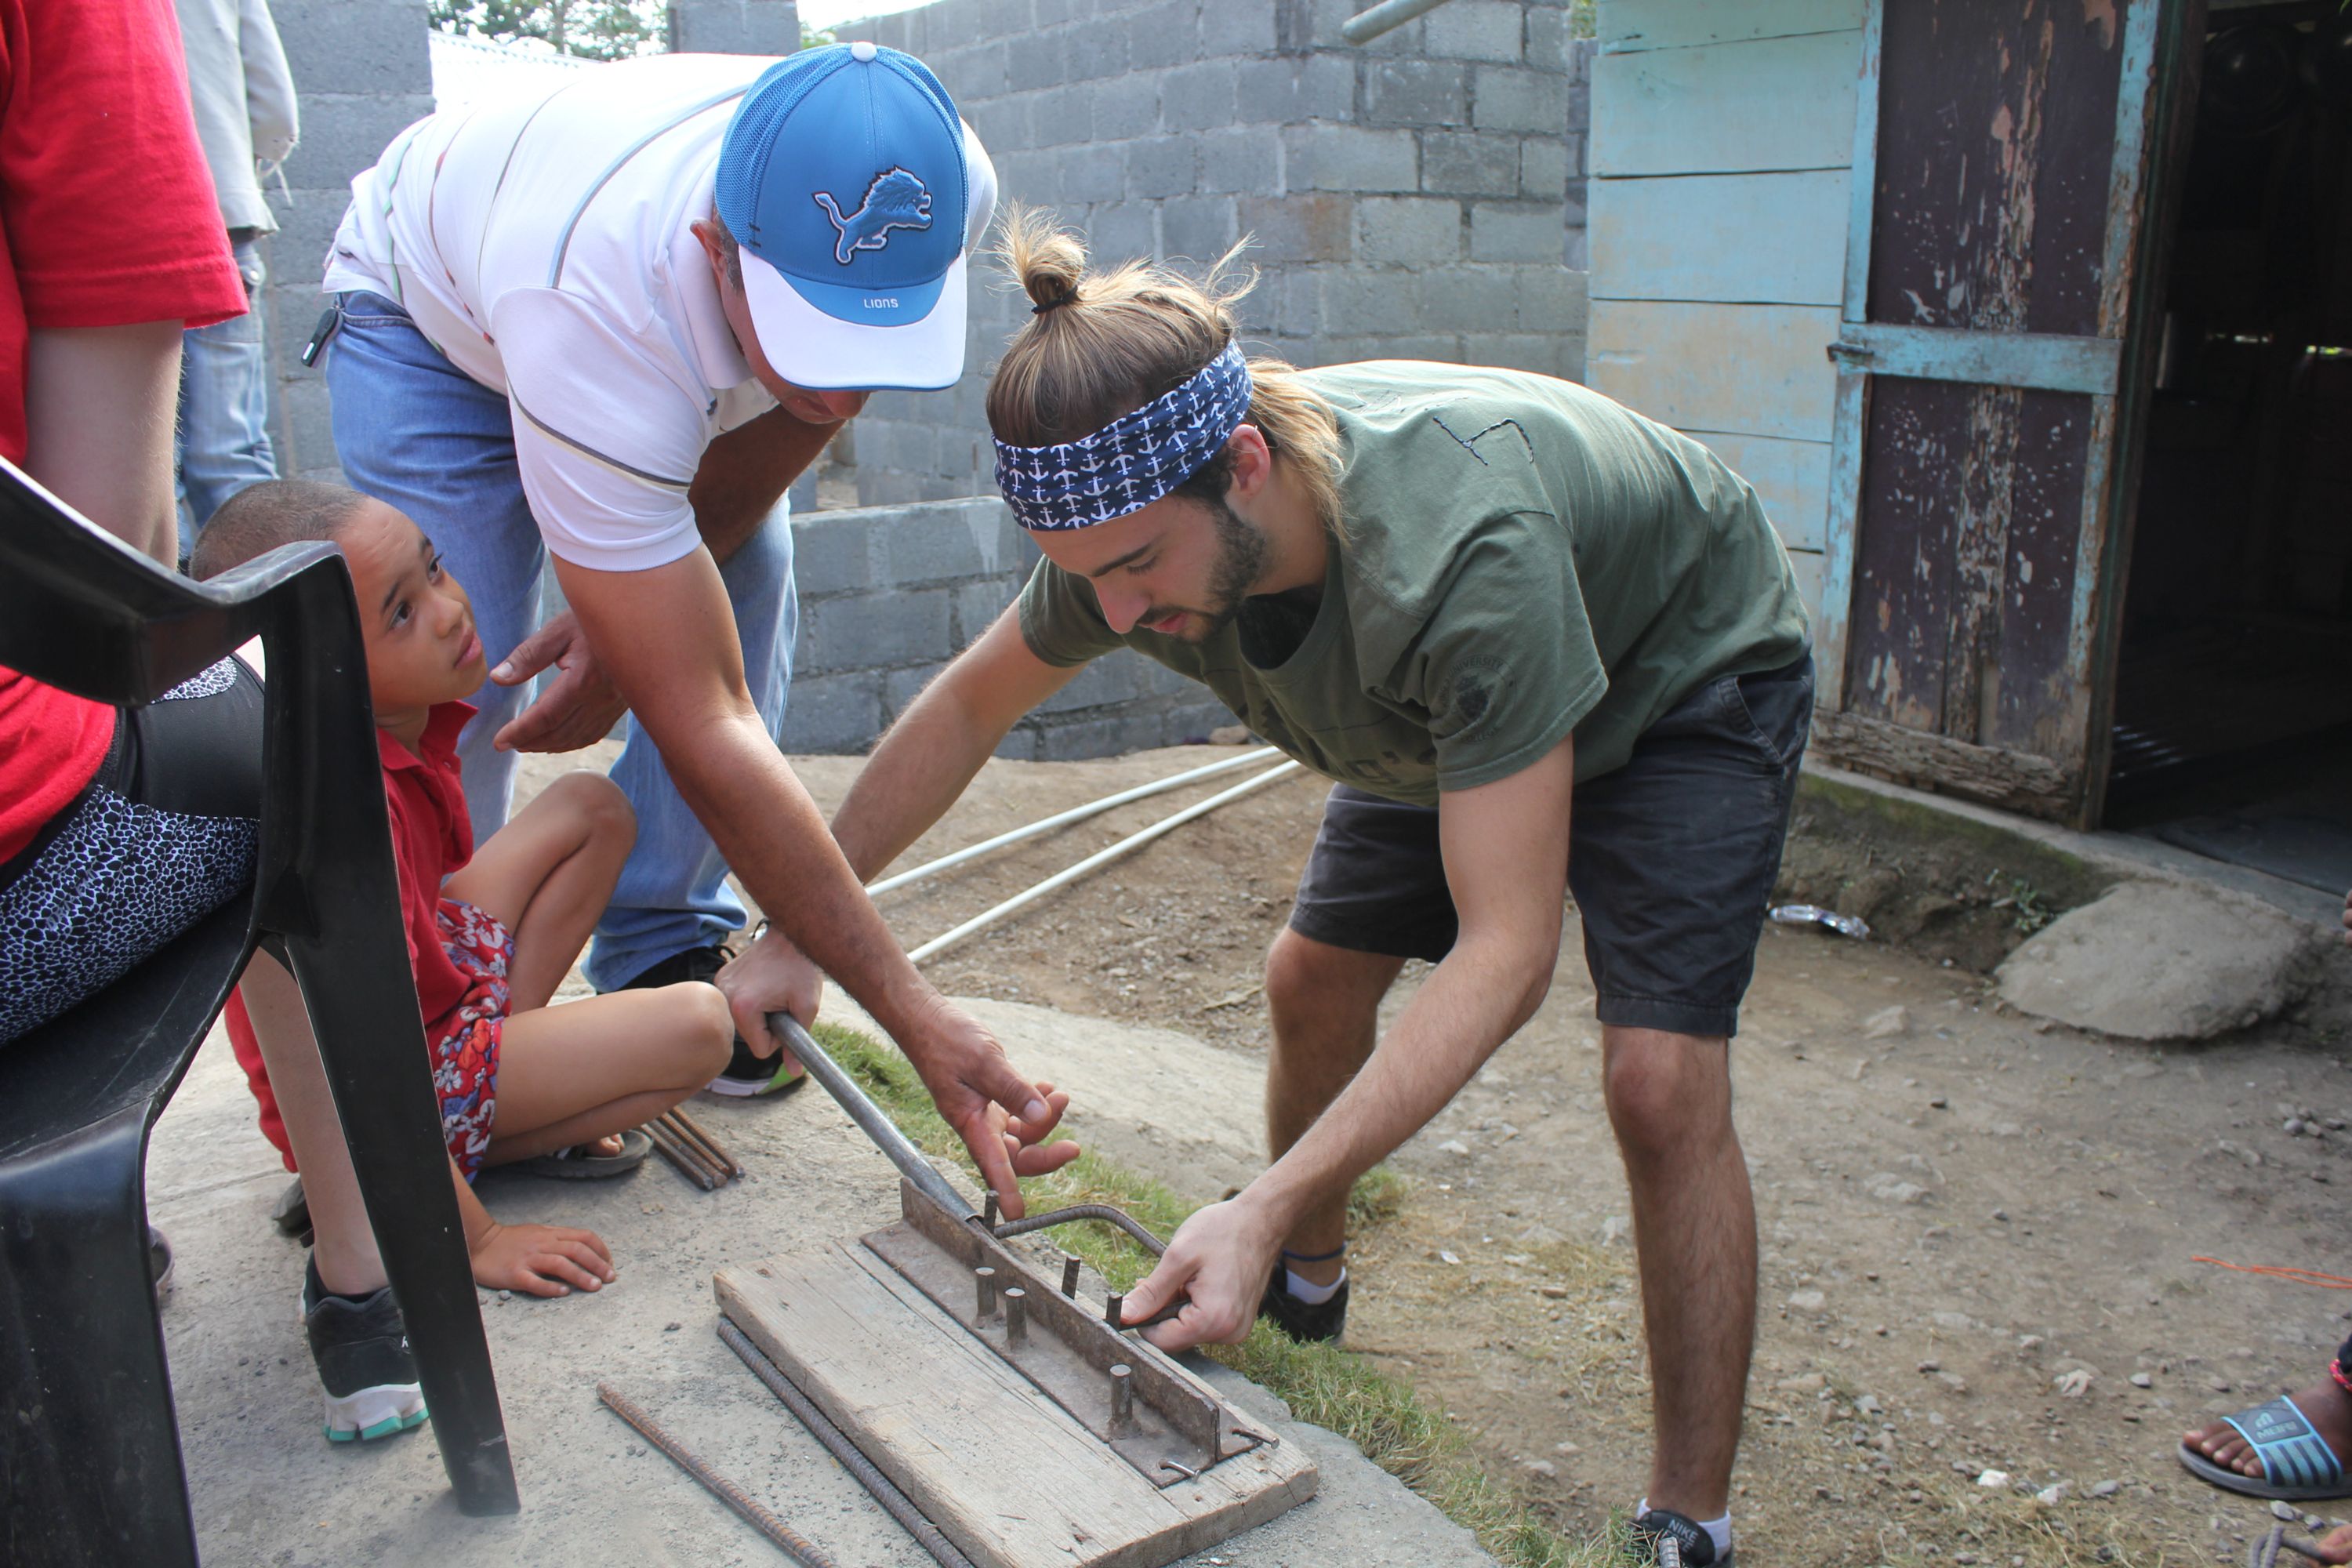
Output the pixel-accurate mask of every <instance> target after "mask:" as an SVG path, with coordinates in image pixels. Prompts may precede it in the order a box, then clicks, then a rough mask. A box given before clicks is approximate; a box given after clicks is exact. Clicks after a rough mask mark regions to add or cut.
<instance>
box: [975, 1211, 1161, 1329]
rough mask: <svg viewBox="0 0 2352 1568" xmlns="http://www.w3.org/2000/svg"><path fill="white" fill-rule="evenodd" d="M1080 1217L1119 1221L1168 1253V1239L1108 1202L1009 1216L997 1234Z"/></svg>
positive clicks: (1008, 1235) (1157, 1253) (1156, 1253)
mask: <svg viewBox="0 0 2352 1568" xmlns="http://www.w3.org/2000/svg"><path fill="white" fill-rule="evenodd" d="M1080 1219H1096V1220H1100V1221H1102V1222H1103V1224H1105V1225H1115V1226H1118V1228H1119V1229H1121V1230H1123V1231H1125V1232H1127V1234H1128V1235H1129V1236H1131V1237H1134V1238H1135V1239H1136V1241H1137V1242H1138V1243H1139V1245H1140V1246H1141V1247H1143V1248H1144V1249H1145V1250H1146V1251H1148V1252H1150V1254H1151V1256H1152V1257H1154V1258H1165V1257H1167V1256H1168V1244H1167V1243H1166V1242H1164V1241H1162V1240H1160V1238H1159V1237H1156V1236H1154V1235H1152V1234H1151V1233H1150V1231H1148V1230H1146V1229H1144V1228H1143V1226H1141V1225H1140V1224H1139V1223H1138V1222H1137V1221H1136V1220H1135V1218H1134V1217H1133V1216H1131V1215H1127V1214H1125V1213H1122V1212H1121V1211H1119V1210H1118V1209H1115V1208H1113V1207H1111V1205H1108V1204H1074V1205H1071V1206H1070V1207H1068V1208H1066V1209H1055V1211H1054V1212H1053V1213H1052V1214H1040V1215H1030V1216H1029V1217H1028V1218H1026V1219H1009V1220H1006V1221H1005V1222H1004V1223H1003V1225H1000V1226H996V1227H995V1228H994V1232H993V1234H994V1235H995V1237H996V1239H997V1240H999V1241H1010V1240H1012V1239H1013V1237H1016V1236H1026V1235H1028V1234H1029V1233H1030V1232H1031V1231H1033V1230H1044V1229H1045V1228H1046V1227H1047V1226H1056V1225H1067V1224H1069V1223H1070V1222H1071V1221H1072V1220H1080ZM1128 1326H1129V1328H1136V1327H1139V1326H1140V1325H1139V1324H1134V1323H1130V1324H1129V1325H1128Z"/></svg>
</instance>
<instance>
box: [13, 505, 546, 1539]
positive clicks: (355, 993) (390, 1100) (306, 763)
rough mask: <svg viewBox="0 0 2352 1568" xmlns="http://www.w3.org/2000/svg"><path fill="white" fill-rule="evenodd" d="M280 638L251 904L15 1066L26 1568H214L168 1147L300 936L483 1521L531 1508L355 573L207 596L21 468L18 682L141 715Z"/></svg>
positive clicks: (386, 1227)
mask: <svg viewBox="0 0 2352 1568" xmlns="http://www.w3.org/2000/svg"><path fill="white" fill-rule="evenodd" d="M256 636H258V637H260V638H261V642H262V647H263V649H264V650H265V654H266V656H267V658H268V681H267V696H266V699H265V706H264V714H265V725H266V732H267V736H268V739H267V742H266V746H265V751H266V759H265V761H266V772H265V780H266V783H265V786H264V797H263V804H262V817H261V848H260V860H259V869H258V874H257V879H256V884H255V888H254V889H253V891H252V892H251V893H250V894H249V895H247V896H244V897H241V898H238V899H236V900H231V902H230V903H229V904H228V905H227V906H226V907H225V908H223V909H222V910H218V911H216V912H215V913H214V914H213V915H212V916H210V917H208V918H207V919H206V920H205V921H201V922H199V923H198V924H197V925H196V926H195V927H194V929H193V930H191V931H188V932H186V933H185V934H184V935H183V936H182V937H181V938H180V939H179V940H178V941H177V942H174V943H173V944H172V945H171V946H169V947H167V948H165V949H164V950H163V952H159V953H157V954H156V955H155V956H153V957H152V958H151V959H150V960H149V961H148V962H147V963H144V964H142V966H141V967H140V968H138V969H137V970H135V971H133V972H132V973H131V974H130V975H129V976H127V977H126V978H124V979H123V980H122V981H121V982H120V983H118V984H115V985H114V986H112V987H111V988H110V989H109V990H107V991H106V992H104V993H102V994H100V995H98V996H95V997H93V998H91V999H90V1000H89V1001H88V1002H86V1003H84V1004H83V1005H81V1006H79V1007H77V1008H75V1009H74V1010H73V1011H71V1012H69V1013H68V1014H66V1015H65V1016H62V1017H59V1018H57V1019H54V1020H52V1021H51V1022H49V1023H48V1024H47V1025H44V1026H41V1027H40V1028H38V1029H36V1030H34V1031H33V1032H32V1033H30V1034H27V1035H25V1036H23V1037H19V1038H17V1039H16V1040H15V1041H12V1042H10V1043H8V1044H6V1045H5V1046H0V1563H8V1564H11V1565H12V1568H32V1565H34V1564H49V1563H75V1564H81V1563H109V1564H113V1563H137V1564H139V1565H141V1568H163V1565H166V1564H193V1563H195V1561H196V1542H195V1530H194V1521H193V1518H192V1515H191V1513H190V1510H189V1506H188V1489H187V1480H186V1477H185V1474H184V1471H183V1469H182V1467H181V1462H180V1447H179V1433H178V1424H177V1421H176V1419H175V1417H174V1415H173V1405H172V1388H171V1381H170V1374H169V1372H168V1370H167V1368H166V1366H165V1364H164V1355H163V1329H162V1326H161V1323H160V1322H159V1321H158V1317H157V1309H156V1303H155V1299H154V1295H153V1293H152V1290H151V1289H149V1284H148V1255H147V1226H146V1204H145V1171H144V1167H145V1163H146V1148H147V1138H148V1134H149V1132H150V1131H152V1128H153V1127H154V1124H155V1119H156V1117H157V1116H159V1115H161V1114H162V1112H163V1106H164V1104H165V1103H166V1102H167V1101H168V1100H170V1099H171V1097H172V1094H173V1090H174V1089H177V1088H178V1086H179V1082H180V1079H181V1078H182V1076H183V1075H184V1073H185V1072H186V1070H187V1067H188V1063H189V1061H190V1060H191V1059H192V1058H194V1055H195V1051H196V1047H197V1046H198V1045H199V1044H200V1043H201V1042H202V1041H203V1039H204V1037H205V1032H206V1031H207V1030H208V1029H210V1028H211V1026H212V1024H213V1020H214V1019H215V1017H216V1016H218V1014H219V1012H220V1009H221V1007H222V1006H223V1005H225V1004H226V1001H227V998H228V994H229V991H230V988H231V987H232V986H233V985H234V984H235V983H236V977H237V975H238V974H239V973H241V972H242V971H243V969H244V967H245V963H246V960H247V958H248V957H250V956H251V954H252V952H253V951H254V948H255V946H256V944H257V942H258V941H259V940H260V939H261V938H262V937H263V936H264V935H265V934H274V935H275V936H277V937H278V938H280V939H282V941H283V942H284V947H285V950H286V953H287V956H288V957H289V961H290V963H291V966H292V969H293V972H294V976H295V979H296V981H297V982H298V983H299V985H300V987H301V991H302V995H303V999H304V1002H305V1004H306V1005H307V1007H308V1009H309V1012H310V1021H311V1024H312V1026H313V1027H314V1029H315V1031H316V1033H317V1035H318V1038H319V1042H320V1056H321V1058H323V1059H324V1061H325V1064H326V1070H327V1079H328V1082H329V1083H330V1085H331V1087H332V1089H333V1092H334V1098H335V1105H336V1107H337V1109H338V1110H339V1111H340V1113H341V1120H342V1122H343V1132H344V1137H345V1138H346V1140H347V1141H348V1142H349V1143H350V1146H351V1152H352V1163H353V1165H354V1167H355V1168H356V1171H357V1174H358V1178H359V1184H360V1189H361V1192H362V1195H363V1196H364V1197H365V1199H366V1202H367V1212H368V1216H369V1219H370V1221H371V1223H372V1224H373V1227H374V1230H375V1235H376V1240H377V1245H378V1247H379V1248H380V1249H381V1250H382V1252H383V1263H384V1268H385V1270H386V1271H387V1272H388V1273H389V1275H390V1276H391V1279H392V1284H393V1289H394V1294H395V1295H396V1296H397V1298H398V1299H399V1301H400V1304H401V1309H402V1311H403V1313H404V1316H405V1318H406V1320H407V1325H408V1335H409V1342H410V1343H411V1345H412V1346H414V1348H415V1352H416V1356H417V1361H418V1363H419V1365H420V1368H421V1371H422V1381H423V1384H424V1388H425V1404H426V1405H427V1407H428V1408H429V1409H430V1411H431V1412H432V1421H433V1429H434V1434H435V1436H436V1438H437V1439H438V1441H439V1444H440V1447H441V1456H442V1462H443V1464H444V1465H445V1466H446V1468H447V1470H448V1473H449V1480H450V1484H451V1485H452V1487H453V1488H454V1489H456V1491H457V1500H458V1504H459V1506H460V1507H461V1508H462V1509H463V1510H465V1511H466V1512H467V1513H469V1514H493V1513H512V1512H515V1511H516V1510H519V1509H520V1506H521V1501H520V1497H519V1496H518V1495H517V1492H516V1490H515V1479H514V1468H513V1464H512V1462H511V1458H510V1456H509V1453H508V1449H507V1439H506V1426H505V1422H504V1420H503V1418H502V1417H501V1415H500V1414H499V1396H498V1384H497V1382H496V1380H495V1378H494V1377H493V1376H492V1373H491V1371H490V1356H489V1346H488V1342H487V1341H486V1340H485V1339H484V1338H483V1334H482V1321H481V1313H480V1310H479V1308H478V1305H477V1302H476V1298H475V1295H474V1280H473V1270H472V1265H471V1261H470V1259H469V1258H468V1256H467V1249H466V1245H465V1235H464V1232H463V1230H462V1228H461V1226H460V1225H459V1221H458V1215H457V1199H456V1197H455V1195H454V1194H453V1193H452V1192H451V1189H450V1184H449V1165H448V1156H447V1154H446V1149H445V1146H444V1144H443V1142H442V1134H441V1121H440V1114H439V1110H438V1108H437V1107H436V1104H435V1101H434V1097H433V1091H432V1083H431V1077H430V1072H429V1068H428V1066H427V1063H426V1059H425V1051H424V1049H423V1048H422V1047H421V1045H420V1044H419V1027H420V1026H419V1021H418V1017H417V1007H416V990H415V983H414V981H413V980H412V978H411V977H410V974H409V971H408V960H407V947H406V943H405V941H404V936H403V932H402V927H401V917H400V904H399V887H398V882H397V880H396V872H395V870H394V864H393V858H392V840H391V830H390V828H389V826H388V825H387V823H386V819H385V814H384V800H383V782H382V773H381V769H380V765H379V763H377V760H376V739H375V725H374V721H373V712H372V710H371V708H370V705H369V701H368V684H367V668H366V662H365V659H364V657H363V654H362V644H361V640H360V630H359V616H358V609H357V606H356V605H355V604H354V602H353V600H352V583H351V573H350V571H349V569H348V568H347V567H346V566H345V565H344V563H343V559H342V556H341V554H340V553H338V552H336V551H335V550H334V549H333V548H332V547H331V546H329V545H325V544H299V545H288V546H287V547H285V548H284V549H281V550H278V551H276V552H272V553H271V554H269V555H267V556H264V557H263V558H262V559H260V560H258V561H256V562H254V563H251V564H250V565H247V566H246V567H243V568H240V569H239V570H237V571H236V572H232V573H228V574H224V575H222V576H220V577H218V578H215V579H214V580H213V581H212V582H209V583H205V584H195V583H191V582H189V581H187V580H186V579H184V578H182V577H179V576H177V575H175V574H172V573H170V572H167V571H165V570H163V568H161V567H159V566H157V565H156V564H155V563H152V562H151V561H149V560H148V559H147V558H146V557H144V556H142V555H140V554H139V553H137V552H134V551H132V550H131V549H130V548H129V547H128V546H126V545H124V544H122V543H121V542H120V541H118V540H116V539H114V538H113V537H112V536H110V535H109V534H107V533H104V532H102V531H100V530H99V529H97V528H95V527H93V526H91V525H90V524H89V523H88V522H86V521H83V520H82V519H80V518H79V517H78V516H76V515H75V514H74V513H73V512H72V511H71V510H68V508H66V507H65V506H64V505H62V504H61V503H60V502H58V500H56V499H55V498H53V497H51V496H50V495H49V494H48V493H47V491H45V490H43V489H40V488H39V487H38V486H37V485H35V484H33V483H32V482H31V481H30V480H29V479H26V477H25V476H24V475H23V474H22V473H21V472H19V471H18V470H17V469H16V468H13V467H11V466H9V465H7V464H6V463H5V461H0V665H5V666H6V667H8V668H12V669H16V670H19V671H21V672H23V673H24V674H26V675H28V676H31V677H32V678H33V679H37V680H40V681H44V682H47V684H49V685H52V686H57V687H61V688H63V689H66V690H68V691H72V692H76V693H78V694H79V695H81V696H84V697H88V698H90V699H92V700H97V701H100V702H108V703H112V704H115V705H117V706H122V707H134V706H138V705H141V704H144V703H147V702H150V701H152V700H154V699H155V698H157V697H158V696H160V695H162V694H163V692H165V691H168V690H170V689H172V688H173V686H175V685H177V684H179V683H180V682H181V681H183V680H184V679H187V678H188V677H190V676H192V675H194V674H195V673H196V672H198V671H199V670H202V669H204V668H206V667H208V666H209V665H211V664H213V663H214V662H215V661H216V660H218V659H219V658H222V657H223V656H224V655H226V653H228V652H229V650H231V649H232V648H235V647H238V646H239V645H241V644H243V643H244V642H246V641H247V639H249V638H251V637H256ZM290 1315H291V1313H290V1303H289V1317H290Z"/></svg>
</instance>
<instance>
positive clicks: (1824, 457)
mask: <svg viewBox="0 0 2352 1568" xmlns="http://www.w3.org/2000/svg"><path fill="white" fill-rule="evenodd" d="M1866 4H1867V0H1600V5H1599V23H1600V36H1601V53H1600V56H1599V58H1596V59H1595V60H1594V61H1593V65H1592V145H1591V171H1592V183H1591V192H1590V201H1591V217H1590V224H1591V226H1590V229H1589V230H1588V234H1589V237H1590V240H1591V257H1592V271H1591V324H1590V327H1589V329H1588V331H1589V334H1590V335H1589V337H1588V339H1587V344H1586V370H1585V379H1586V380H1587V381H1589V382H1590V383H1591V384H1592V385H1593V386H1595V387H1597V388H1598V389H1600V390H1601V391H1602V392H1605V393H1607V394H1608V395H1610V396H1612V397H1614V398H1616V399H1617V400H1618V401H1620V402H1622V403H1624V404H1626V405H1629V406H1631V407H1633V408H1636V409H1639V410H1640V411H1642V412H1643V413H1644V414H1647V415H1649V416H1651V417H1652V418H1654V419H1658V420H1662V421H1664V423H1666V424H1668V425H1671V426H1674V427H1675V428H1676V429H1678V430H1682V431H1685V432H1687V433H1688V434H1690V435H1691V436H1694V437H1697V438H1698V439H1699V440H1701V441H1704V442H1706V444H1707V445H1708V446H1709V447H1713V448H1714V449H1715V450H1716V451H1717V452H1718V453H1720V454H1721V455H1722V456H1723V458H1724V459H1725V461H1727V462H1728V463H1729V464H1730V465H1731V466H1732V467H1733V468H1737V469H1738V471H1739V472H1740V473H1741V475H1743V476H1744V477H1745V478H1746V479H1748V482H1749V483H1750V484H1752V485H1754V486H1755V487H1756V489H1757V492H1758V493H1759V495H1761V496H1762V497H1763V498H1764V503H1765V506H1766V508H1767V509H1768V510H1769V512H1770V513H1771V517H1772V521H1773V523H1774V524H1775V525H1776V526H1777V527H1778V528H1779V529H1780V537H1781V539H1782V541H1783V542H1785V543H1786V544H1787V545H1788V547H1789V552H1790V560H1791V561H1792V562H1793V563H1795V565H1796V569H1797V576H1798V581H1799V582H1800V584H1801V585H1802V586H1803V588H1804V591H1805V598H1806V603H1807V604H1808V605H1811V606H1812V607H1813V608H1814V609H1816V610H1818V609H1819V607H1820V597H1821V581H1822V542H1823V540H1822V535H1823V529H1824V521H1825V519H1826V517H1827V513H1828V505H1829V467H1830V425H1831V402H1832V394H1833V393H1834V392H1835V390H1836V384H1837V377H1836V373H1835V372H1834V370H1833V369H1832V366H1831V364H1830V361H1829V357H1828V353H1827V349H1828V345H1829V344H1830V343H1831V342H1833V341H1835V339H1836V337H1837V332H1838V307H1839V302H1840V300H1841V299H1842V297H1843V278H1844V267H1845V241H1846V221H1847V213H1848V209H1849V207H1850V205H1851V202H1850V199H1849V191H1848V178H1849V175H1850V174H1851V172H1852V169H1853V124H1854V89H1855V82H1856V79H1857V78H1858V76H1859V74H1860V71H1861V67H1862V24H1863V12H1864V5H1866Z"/></svg>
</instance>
